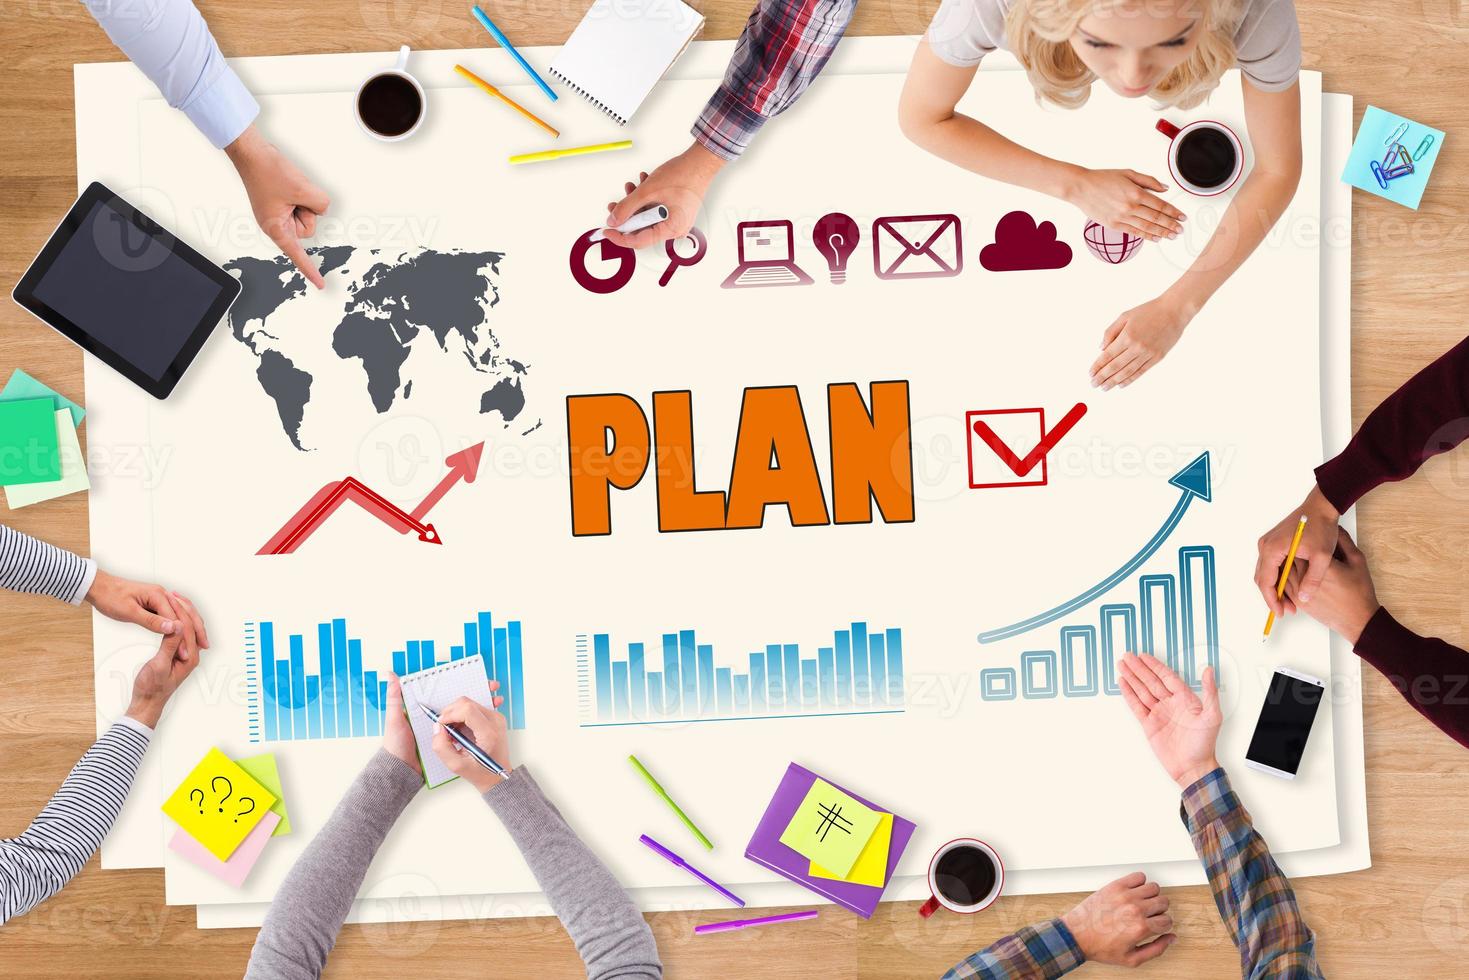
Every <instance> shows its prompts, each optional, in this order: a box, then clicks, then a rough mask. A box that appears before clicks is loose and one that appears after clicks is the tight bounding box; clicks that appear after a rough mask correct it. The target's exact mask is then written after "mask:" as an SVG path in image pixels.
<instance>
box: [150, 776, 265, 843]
mask: <svg viewBox="0 0 1469 980" xmlns="http://www.w3.org/2000/svg"><path fill="white" fill-rule="evenodd" d="M274 805H275V794H274V793H272V792H271V791H270V790H268V789H266V788H265V787H264V786H261V785H260V783H259V782H258V781H257V780H255V779H254V778H253V777H252V776H251V775H250V774H249V773H247V772H246V771H245V770H243V769H241V768H240V767H239V766H238V765H236V764H235V763H233V762H231V761H230V759H229V757H227V756H226V755H225V754H224V753H223V752H221V751H219V749H210V750H209V754H208V755H206V756H205V757H204V758H203V759H202V760H200V762H199V764H198V765H197V766H195V767H194V771H193V772H191V773H189V775H188V777H187V778H186V779H185V780H184V781H183V782H181V783H179V785H178V789H176V790H174V791H173V795H172V796H170V797H169V798H168V799H167V800H165V801H164V803H163V812H164V813H166V814H168V816H169V817H171V818H172V819H173V822H174V823H176V824H178V825H179V827H181V828H182V829H183V831H184V832H185V833H187V834H188V835H189V836H190V837H192V838H194V839H195V840H196V841H198V842H199V843H200V844H203V845H204V847H205V849H206V850H208V851H209V853H210V854H213V855H214V856H215V857H217V858H219V859H220V860H221V861H228V860H229V858H230V855H231V854H233V853H234V852H235V848H237V847H239V846H240V842H241V841H243V840H244V839H245V838H246V837H247V836H249V834H250V831H252V830H254V829H255V825H256V824H257V823H259V822H260V820H261V818H263V817H264V816H265V814H266V813H268V812H269V811H270V808H271V807H272V806H274Z"/></svg>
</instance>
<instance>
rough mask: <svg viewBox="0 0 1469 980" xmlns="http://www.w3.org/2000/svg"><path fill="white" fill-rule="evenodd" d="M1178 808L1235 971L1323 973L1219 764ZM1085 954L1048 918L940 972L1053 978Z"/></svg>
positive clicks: (1291, 900) (1293, 977) (1314, 978)
mask: <svg viewBox="0 0 1469 980" xmlns="http://www.w3.org/2000/svg"><path fill="white" fill-rule="evenodd" d="M1179 815H1180V816H1181V817H1182V818H1183V824H1184V826H1185V827H1187V828H1188V832H1189V836H1190V837H1191V838H1193V842H1194V850H1195V851H1197V852H1198V855H1199V860H1200V861H1202V862H1203V863H1204V870H1205V871H1207V872H1208V873H1209V887H1210V888H1211V889H1212V890H1213V892H1214V904H1215V905H1217V906H1218V907H1219V915H1220V917H1221V918H1223V919H1224V924H1225V926H1226V927H1228V929H1229V934H1230V936H1231V937H1232V938H1233V939H1234V944H1235V945H1236V946H1238V947H1239V955H1240V971H1241V975H1242V976H1243V977H1245V978H1246V980H1321V976H1322V974H1321V967H1320V965H1319V964H1317V962H1316V951H1315V937H1314V936H1313V935H1312V933H1311V930H1310V929H1309V928H1307V926H1306V923H1305V920H1304V919H1302V918H1301V910H1300V907H1299V906H1298V905H1297V904H1296V896H1295V892H1293V891H1292V890H1291V887H1290V881H1289V880H1288V879H1287V878H1286V877H1285V875H1284V874H1283V873H1282V872H1281V870H1280V867H1279V866H1278V865H1277V864H1276V863H1275V859H1274V858H1273V857H1271V856H1270V848H1269V846H1268V845H1267V844H1266V843H1265V838H1263V837H1261V836H1260V835H1259V834H1258V833H1256V832H1255V826H1254V824H1253V823H1252V822H1251V820H1250V814H1249V811H1247V810H1246V809H1245V808H1244V806H1243V804H1241V803H1240V801H1239V797H1238V796H1235V795H1234V790H1232V789H1231V788H1230V786H1229V777H1228V776H1227V775H1225V772H1224V770H1223V769H1215V770H1214V771H1213V772H1211V773H1209V774H1208V775H1207V776H1204V777H1203V778H1202V779H1200V780H1199V781H1198V782H1196V783H1194V784H1193V785H1192V786H1190V787H1189V788H1188V789H1186V790H1184V791H1183V801H1182V803H1181V804H1180V806H1179ZM1165 955H1166V954H1165ZM1085 962H1086V956H1085V955H1084V954H1083V953H1082V951H1081V947H1079V946H1078V945H1076V938H1075V937H1074V936H1072V935H1071V930H1069V929H1067V928H1066V926H1065V924H1064V923H1062V921H1061V920H1060V919H1051V920H1050V921H1049V922H1041V923H1037V924H1036V925H1033V926H1026V927H1025V928H1023V929H1021V930H1019V931H1018V932H1015V933H1013V934H1011V935H1009V936H1006V937H1005V938H1004V939H1001V940H1000V941H999V942H997V943H995V944H994V945H993V946H990V947H988V948H987V949H984V950H982V951H980V952H978V953H975V954H974V955H972V956H970V957H969V958H968V959H966V960H965V961H964V962H962V963H960V964H959V965H958V966H955V967H954V968H953V969H952V970H950V971H949V972H948V973H946V974H944V980H1012V978H1019V977H1025V978H1031V977H1044V978H1046V980H1052V978H1055V977H1059V976H1061V975H1062V974H1064V973H1068V972H1070V971H1071V970H1074V969H1076V968H1077V967H1078V966H1080V965H1081V964H1083V963H1085Z"/></svg>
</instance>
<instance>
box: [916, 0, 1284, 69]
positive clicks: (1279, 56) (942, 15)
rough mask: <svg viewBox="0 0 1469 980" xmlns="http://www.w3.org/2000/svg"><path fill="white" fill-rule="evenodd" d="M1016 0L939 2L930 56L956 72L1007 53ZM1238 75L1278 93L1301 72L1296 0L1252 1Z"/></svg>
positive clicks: (1239, 46) (1240, 34) (1238, 38)
mask: <svg viewBox="0 0 1469 980" xmlns="http://www.w3.org/2000/svg"><path fill="white" fill-rule="evenodd" d="M1014 4H1015V0H943V3H942V4H941V5H940V6H939V11H938V13H937V14H935V15H934V18H933V23H932V24H930V25H929V28H928V35H927V36H928V45H929V47H931V48H932V49H933V53H934V54H936V55H938V56H939V57H940V58H942V59H943V60H944V61H946V62H948V63H949V64H951V65H953V66H955V67H956V68H970V67H973V66H974V65H977V64H979V62H980V60H981V59H983V58H984V56H985V55H987V54H989V53H990V52H991V51H994V50H995V49H997V48H1001V49H1003V48H1005V16H1006V15H1007V14H1008V13H1009V12H1010V8H1011V7H1012V6H1014ZM1234 45H1235V50H1236V51H1237V53H1238V59H1237V61H1238V64H1239V68H1240V71H1242V72H1243V73H1244V74H1245V77H1247V78H1248V79H1249V80H1250V82H1251V83H1253V84H1254V86H1255V87H1256V88H1258V89H1263V90H1264V91H1266V92H1280V91H1284V90H1285V89H1288V88H1290V87H1291V85H1293V84H1294V83H1295V80H1296V75H1297V74H1299V73H1300V70H1301V28H1300V25H1299V24H1298V23H1297V21H1296V5H1295V2H1294V0H1250V3H1249V5H1248V6H1247V7H1246V8H1245V15H1244V18H1243V19H1242V20H1241V21H1240V25H1239V30H1237V31H1235V34H1234Z"/></svg>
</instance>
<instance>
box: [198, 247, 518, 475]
mask: <svg viewBox="0 0 1469 980" xmlns="http://www.w3.org/2000/svg"><path fill="white" fill-rule="evenodd" d="M307 252H308V254H310V255H311V256H312V258H313V259H314V260H315V261H317V262H318V263H319V265H320V268H321V274H322V276H323V277H324V278H328V279H329V280H330V278H331V277H333V276H343V277H346V278H347V279H348V280H349V282H348V286H347V293H348V299H347V302H346V304H345V305H344V306H343V309H342V313H341V316H340V319H338V321H337V323H336V324H335V326H333V327H332V328H331V330H330V334H329V336H330V344H331V351H332V353H333V354H334V355H335V356H336V357H337V358H341V359H344V360H356V361H358V362H359V363H360V365H361V369H362V372H363V384H364V385H365V388H366V393H367V396H368V398H369V399H370V401H371V405H372V408H373V409H374V410H375V411H376V412H377V413H378V414H382V413H385V412H387V411H388V410H389V409H390V408H392V406H393V405H394V404H395V403H396V402H397V401H399V400H400V399H401V400H406V399H408V398H410V397H411V396H412V393H413V379H412V378H405V377H404V376H403V373H404V371H403V369H404V364H405V362H407V360H408V355H409V353H410V351H411V350H412V348H413V347H414V345H415V344H422V343H426V342H432V343H434V344H436V345H437V347H438V349H439V350H440V351H442V352H444V354H446V355H452V354H458V355H460V356H462V358H463V361H464V364H465V368H464V370H465V371H466V372H470V373H469V374H468V377H469V378H471V379H476V383H475V385H474V387H473V391H474V395H472V396H471V397H475V396H477V398H478V402H479V404H478V409H479V411H480V412H481V413H490V412H497V413H499V415H500V417H501V419H502V420H503V421H504V422H506V423H509V422H510V421H511V420H513V419H515V418H516V417H517V416H519V415H520V413H521V410H522V409H523V408H524V407H525V392H524V390H523V388H522V383H523V380H524V378H525V375H526V373H527V368H526V366H525V365H524V364H523V363H521V362H520V361H517V360H515V359H513V358H510V357H508V356H506V355H505V354H504V353H503V352H502V351H501V349H500V341H499V338H498V337H496V336H495V334H494V332H493V331H492V330H491V329H490V328H489V326H488V324H487V322H486V320H487V317H488V312H489V311H490V310H491V309H492V308H493V307H494V306H495V305H496V304H497V303H498V302H499V301H500V290H499V286H498V285H497V283H496V281H495V279H494V278H492V277H497V276H498V275H499V273H500V268H499V264H500V261H501V260H502V259H504V257H505V255H504V253H503V252H461V251H457V250H456V251H448V252H439V251H434V250H432V249H409V250H401V249H397V250H386V249H359V248H358V247H356V246H353V245H327V246H319V247H313V248H310V249H307ZM224 268H225V270H226V271H228V272H231V273H233V274H234V275H235V276H237V277H238V278H239V280H240V295H239V297H238V298H237V299H236V300H235V303H234V306H232V307H231V308H230V312H229V322H230V332H231V333H232V335H233V336H234V338H235V339H236V340H238V341H239V342H240V343H242V344H244V345H245V346H246V347H247V348H249V350H250V351H251V353H253V354H254V355H255V357H256V358H257V360H258V362H259V363H258V366H257V368H256V371H255V376H256V379H257V380H258V381H259V383H260V387H261V388H262V389H263V390H264V391H265V393H266V394H267V395H269V396H270V398H271V399H272V400H273V401H274V402H275V406H276V411H277V413H278V414H279V416H280V422H281V428H282V429H283V430H284V432H285V434H286V437H287V438H288V439H290V441H291V444H292V445H293V446H295V447H296V448H297V449H300V450H303V451H304V450H309V449H310V448H312V447H310V446H307V445H303V443H302V431H301V429H302V421H303V420H304V419H305V417H306V412H307V406H308V405H310V404H311V401H312V388H313V385H314V384H315V383H316V379H315V378H314V377H313V376H312V374H311V372H310V371H309V370H307V369H306V368H305V367H303V366H302V362H303V361H307V360H309V358H308V357H305V356H303V355H304V354H307V353H309V352H306V351H303V350H301V349H300V348H299V347H298V345H299V344H303V343H312V342H320V340H321V337H322V334H321V332H320V331H310V332H308V331H302V330H300V329H290V328H286V327H277V326H276V321H279V320H280V319H281V317H280V314H281V311H282V310H283V309H287V308H289V306H290V304H291V303H292V301H294V300H296V299H298V298H299V297H301V296H303V295H304V294H305V293H306V291H307V289H308V288H310V287H309V286H308V284H307V282H306V279H305V277H304V276H302V275H301V273H300V272H298V271H296V268H295V266H293V265H292V264H291V262H290V260H289V259H287V258H286V257H285V256H284V255H277V256H274V257H272V258H256V257H253V256H244V257H241V258H237V259H234V260H233V261H230V262H226V263H225V266H224ZM273 318H274V319H273ZM293 326H295V325H294V324H293ZM314 410H320V409H314Z"/></svg>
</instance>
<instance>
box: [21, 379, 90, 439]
mask: <svg viewBox="0 0 1469 980" xmlns="http://www.w3.org/2000/svg"><path fill="white" fill-rule="evenodd" d="M48 397H49V398H52V399H55V401H56V410H57V411H58V412H59V411H61V409H63V408H65V409H69V410H70V411H71V424H72V425H81V424H82V419H83V418H84V417H85V416H86V414H87V410H86V409H85V408H82V406H80V405H78V404H77V403H76V402H74V401H72V400H71V399H70V398H65V397H63V396H61V395H58V394H57V393H56V392H55V391H53V390H52V389H50V388H48V387H46V386H45V385H43V384H41V382H39V381H37V380H36V379H35V378H33V377H31V376H30V375H29V374H26V373H25V372H24V371H22V370H21V369H20V368H16V369H15V373H14V374H12V375H11V376H10V380H9V381H8V382H6V384H5V387H4V388H0V402H13V401H19V400H21V399H23V398H48Z"/></svg>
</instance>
